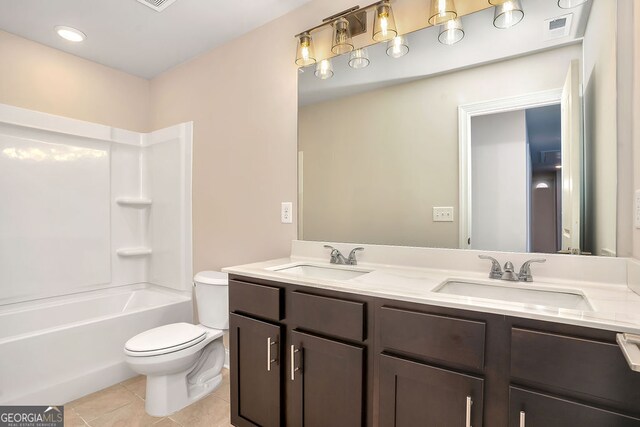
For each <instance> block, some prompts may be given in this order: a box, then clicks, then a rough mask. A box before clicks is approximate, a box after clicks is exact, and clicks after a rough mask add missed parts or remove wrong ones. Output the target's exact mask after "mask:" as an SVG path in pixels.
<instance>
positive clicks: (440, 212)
mask: <svg viewBox="0 0 640 427" xmlns="http://www.w3.org/2000/svg"><path fill="white" fill-rule="evenodd" d="M433 222H453V207H434V208H433Z"/></svg>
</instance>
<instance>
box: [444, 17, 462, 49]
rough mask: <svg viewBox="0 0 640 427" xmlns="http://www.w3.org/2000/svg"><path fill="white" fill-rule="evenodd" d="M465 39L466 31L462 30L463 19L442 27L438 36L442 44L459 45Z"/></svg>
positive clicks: (447, 23) (454, 20)
mask: <svg viewBox="0 0 640 427" xmlns="http://www.w3.org/2000/svg"><path fill="white" fill-rule="evenodd" d="M463 38H464V29H463V28H462V18H460V17H458V18H456V19H452V20H450V21H447V22H445V23H444V24H442V25H441V26H440V34H438V41H439V42H440V43H442V44H446V45H452V44H456V43H458V42H459V41H460V40H462V39H463Z"/></svg>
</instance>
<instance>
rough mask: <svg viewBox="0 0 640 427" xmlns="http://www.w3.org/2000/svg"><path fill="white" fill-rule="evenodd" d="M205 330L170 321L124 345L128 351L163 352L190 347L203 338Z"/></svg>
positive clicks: (146, 353)
mask: <svg viewBox="0 0 640 427" xmlns="http://www.w3.org/2000/svg"><path fill="white" fill-rule="evenodd" d="M206 335H207V332H206V331H205V330H203V329H202V328H199V327H197V326H195V325H191V324H189V323H172V324H170V325H164V326H160V327H158V328H153V329H149V330H148V331H145V332H142V333H141V334H138V335H136V336H135V337H133V338H131V339H130V340H129V341H127V343H126V344H125V345H124V348H125V350H127V351H128V352H130V353H145V354H144V355H147V356H148V355H150V353H153V354H165V353H170V352H173V351H178V350H181V349H183V348H187V347H191V346H192V345H195V344H197V343H199V342H200V341H202V340H204V339H205V337H206ZM140 355H142V354H140Z"/></svg>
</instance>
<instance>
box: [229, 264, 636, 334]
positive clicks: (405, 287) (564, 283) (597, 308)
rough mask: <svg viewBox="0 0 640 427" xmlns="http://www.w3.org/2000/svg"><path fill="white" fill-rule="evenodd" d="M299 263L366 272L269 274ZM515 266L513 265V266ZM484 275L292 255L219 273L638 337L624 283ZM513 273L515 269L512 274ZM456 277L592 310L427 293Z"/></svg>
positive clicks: (632, 302) (632, 298) (629, 293)
mask: <svg viewBox="0 0 640 427" xmlns="http://www.w3.org/2000/svg"><path fill="white" fill-rule="evenodd" d="M299 264H304V265H314V266H321V267H322V266H323V267H334V268H335V267H337V268H347V269H352V268H357V269H362V270H367V271H370V272H369V273H366V274H363V275H361V276H358V277H355V278H352V279H348V280H329V279H318V278H308V277H304V278H303V277H296V276H293V275H291V274H288V273H284V272H279V271H274V270H273V269H274V267H283V268H284V267H286V266H295V265H299ZM516 268H518V266H517V265H516ZM488 269H489V264H486V272H484V273H479V272H475V271H469V270H465V269H462V268H461V269H460V270H445V269H435V268H425V267H410V266H391V265H383V264H379V263H366V262H360V263H358V265H357V266H355V267H354V266H336V265H333V264H329V262H328V260H324V259H320V258H309V257H297V256H292V257H290V258H280V259H274V260H270V261H264V262H258V263H254V264H246V265H241V266H235V267H228V268H225V269H223V271H225V272H227V273H230V274H236V275H241V276H246V277H252V278H257V279H264V280H271V281H275V282H284V283H291V284H296V285H303V286H308V287H311V288H318V289H327V290H332V291H340V292H348V293H352V294H357V295H367V296H373V297H381V298H387V299H394V300H399V301H407V302H414V303H422V304H429V305H437V306H441V307H449V308H456V309H463V310H472V311H478V312H486V313H493V314H499V315H508V316H514V317H521V318H526V319H535V320H544V321H551V322H558V323H565V324H571V325H576V326H585V327H592V328H598V329H606V330H611V331H615V332H629V333H634V334H640V295H638V294H636V293H634V292H633V291H631V290H630V289H629V287H628V286H626V285H621V284H619V283H615V284H606V283H601V282H589V281H584V280H581V281H577V280H573V279H567V278H561V279H549V278H548V277H541V278H540V279H536V278H535V267H533V269H534V282H532V283H520V282H518V283H513V282H506V281H502V280H492V279H489V278H488V277H487V273H488ZM516 271H517V270H516ZM452 279H457V280H462V281H474V282H479V283H487V284H492V283H493V284H500V285H505V284H506V285H507V286H508V285H509V284H510V283H513V286H518V287H524V288H529V289H538V290H551V291H553V290H558V289H563V290H570V291H574V292H577V293H581V294H583V295H584V296H585V297H586V298H587V299H588V301H589V303H590V304H591V306H592V307H593V309H594V310H593V311H580V310H572V309H563V308H551V307H545V306H539V305H533V304H526V303H516V302H505V301H500V300H489V299H484V298H472V297H466V296H459V295H451V294H444V293H436V292H433V291H434V289H436V288H438V287H439V286H440V285H441V284H442V283H444V282H445V281H448V280H452Z"/></svg>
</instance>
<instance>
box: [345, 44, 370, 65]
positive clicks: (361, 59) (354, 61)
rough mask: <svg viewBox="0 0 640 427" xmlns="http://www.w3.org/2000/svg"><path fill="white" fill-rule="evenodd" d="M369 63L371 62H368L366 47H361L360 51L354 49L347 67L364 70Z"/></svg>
mask: <svg viewBox="0 0 640 427" xmlns="http://www.w3.org/2000/svg"><path fill="white" fill-rule="evenodd" d="M370 63H371V61H369V52H367V48H366V47H363V48H362V49H356V50H354V51H352V52H351V54H350V55H349V67H351V68H355V69H360V68H366V67H368V66H369V64H370Z"/></svg>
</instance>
